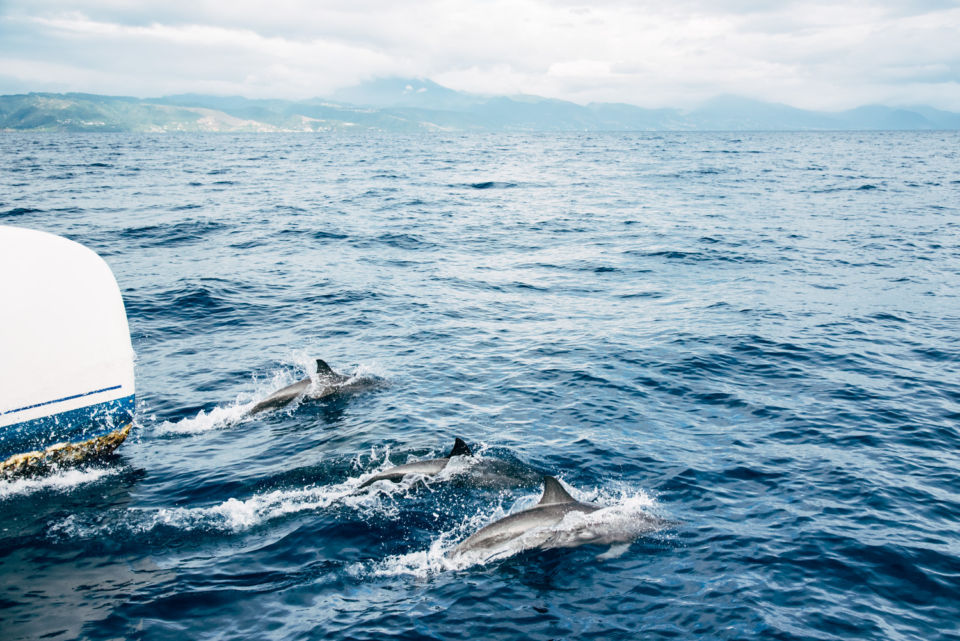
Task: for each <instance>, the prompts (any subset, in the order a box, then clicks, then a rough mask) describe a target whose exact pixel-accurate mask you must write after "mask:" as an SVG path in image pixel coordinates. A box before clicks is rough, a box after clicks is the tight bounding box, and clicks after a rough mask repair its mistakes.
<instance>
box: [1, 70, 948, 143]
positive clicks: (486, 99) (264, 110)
mask: <svg viewBox="0 0 960 641" xmlns="http://www.w3.org/2000/svg"><path fill="white" fill-rule="evenodd" d="M0 129H4V130H29V131H139V132H167V131H225V132H245V131H249V132H270V131H394V132H420V131H451V132H455V131H687V130H713V131H749V130H754V131H767V130H858V129H862V130H878V129H882V130H905V129H911V130H912V129H960V114H957V113H952V112H948V111H941V110H938V109H934V108H932V107H925V106H919V107H912V108H909V109H902V108H892V107H885V106H880V105H868V106H864V107H859V108H857V109H851V110H848V111H842V112H819V111H809V110H805V109H797V108H796V107H791V106H789V105H783V104H776V103H768V102H762V101H758V100H751V99H748V98H742V97H738V96H719V97H717V98H714V99H712V100H709V101H707V102H705V103H704V104H702V105H700V106H699V107H697V108H696V109H692V110H687V111H683V110H679V109H645V108H643V107H637V106H634V105H628V104H622V103H591V104H589V105H578V104H576V103H572V102H567V101H564V100H554V99H550V98H542V97H538V96H526V95H519V96H483V95H479V94H471V93H466V92H460V91H454V90H452V89H448V88H446V87H443V86H441V85H438V84H437V83H435V82H432V81H430V80H423V79H404V78H390V79H381V80H375V81H372V82H368V83H364V84H361V85H358V86H357V87H351V88H349V89H343V90H340V91H337V92H336V93H334V94H333V95H332V96H330V97H329V98H326V99H325V98H317V99H313V100H301V101H291V100H278V99H277V100H273V99H266V100H264V99H261V100H254V99H249V98H243V97H240V96H204V95H198V94H181V95H175V96H165V97H162V98H148V99H141V98H129V97H121V96H99V95H93V94H82V93H70V94H47V93H31V94H18V95H9V96H0Z"/></svg>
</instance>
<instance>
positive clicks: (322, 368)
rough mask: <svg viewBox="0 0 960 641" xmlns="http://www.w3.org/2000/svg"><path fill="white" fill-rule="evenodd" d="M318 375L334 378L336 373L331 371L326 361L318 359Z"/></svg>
mask: <svg viewBox="0 0 960 641" xmlns="http://www.w3.org/2000/svg"><path fill="white" fill-rule="evenodd" d="M317 374H319V375H320V376H333V375H334V372H333V370H332V369H330V366H329V365H327V363H326V361H324V360H322V359H319V358H318V359H317Z"/></svg>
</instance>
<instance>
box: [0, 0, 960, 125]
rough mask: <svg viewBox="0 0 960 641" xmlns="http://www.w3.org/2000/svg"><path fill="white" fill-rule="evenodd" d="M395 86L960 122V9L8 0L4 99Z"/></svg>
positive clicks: (729, 2)
mask: <svg viewBox="0 0 960 641" xmlns="http://www.w3.org/2000/svg"><path fill="white" fill-rule="evenodd" d="M388 76H403V77H427V78H431V79H433V80H435V81H436V82H439V83H440V84H443V85H446V86H449V87H451V88H454V89H461V90H466V91H474V92H479V93H495V94H515V93H528V94H536V95H542V96H550V97H554V98H563V99H567V100H573V101H575V102H580V103H585V102H590V101H613V102H629V103H633V104H638V105H642V106H647V107H660V106H678V107H689V106H693V105H695V104H696V103H698V102H700V101H702V100H704V99H706V98H709V97H712V96H715V95H719V94H737V95H743V96H748V97H752V98H760V99H764V100H771V101H778V102H785V103H788V104H791V105H795V106H798V107H806V108H818V109H842V108H848V107H853V106H858V105H862V104H868V103H882V104H889V105H917V104H930V105H933V106H936V107H940V108H945V109H951V110H955V111H960V0H957V1H945V0H914V1H910V0H887V1H879V0H864V1H861V2H845V1H843V0H838V1H832V2H822V3H821V2H818V1H816V0H815V1H813V2H791V1H789V0H784V1H782V2H760V1H757V0H673V1H670V0H658V1H656V2H647V1H646V0H637V1H619V0H593V1H592V2H590V3H589V4H587V3H580V2H577V1H574V0H477V1H473V2H467V1H464V0H435V1H427V2H403V1H402V0H401V1H399V2H397V1H394V0H348V1H344V2H323V1H310V0H270V1H269V2H251V1H247V0H231V1H229V2H215V1H213V0H190V1H188V2H179V1H176V0H142V1H139V2H130V1H127V0H100V1H84V0H76V1H74V2H62V1H58V0H0V93H15V92H25V91H86V92H91V93H105V94H120V95H133V96H143V97H146V96H158V95H165V94H172V93H184V92H200V93H210V94H230V95H243V96H248V97H277V98H307V97H316V96H324V95H328V94H329V93H330V92H332V91H333V90H335V89H338V88H341V87H345V86H349V85H353V84H357V83H359V82H362V81H363V80H367V79H371V78H374V77H388Z"/></svg>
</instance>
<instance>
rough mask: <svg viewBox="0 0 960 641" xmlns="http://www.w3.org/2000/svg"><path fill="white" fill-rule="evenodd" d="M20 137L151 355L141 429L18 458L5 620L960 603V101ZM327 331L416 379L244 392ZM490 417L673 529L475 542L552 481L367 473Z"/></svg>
mask: <svg viewBox="0 0 960 641" xmlns="http://www.w3.org/2000/svg"><path fill="white" fill-rule="evenodd" d="M0 149H2V157H3V163H2V166H0V224H3V225H16V226H22V227H29V228H33V229H41V230H45V231H50V232H54V233H57V234H60V235H63V236H66V237H68V238H71V239H73V240H76V241H79V242H81V243H83V244H85V245H87V246H89V247H91V248H92V249H94V250H96V251H97V252H98V253H100V254H101V255H102V256H103V257H104V258H105V259H106V260H107V262H108V263H109V264H110V266H111V267H112V269H113V271H114V274H115V275H116V277H117V280H118V282H119V284H120V287H121V289H122V291H123V295H124V300H125V304H126V309H127V314H128V317H129V323H130V329H131V334H132V339H133V345H134V349H135V351H136V354H137V361H136V377H137V413H136V421H135V429H134V431H133V432H132V434H131V437H130V439H129V440H128V442H127V443H125V444H124V445H123V446H122V447H121V448H120V449H119V450H118V451H117V453H116V454H115V455H114V456H112V457H111V458H109V459H108V460H104V461H100V462H97V463H93V464H90V465H87V466H85V467H83V468H81V469H77V470H69V471H61V472H58V473H56V474H53V475H51V476H47V477H43V478H35V479H29V480H21V481H10V482H3V483H0V513H2V524H0V636H2V638H3V639H4V641H14V640H20V639H40V638H44V639H96V640H107V639H144V640H166V639H172V640H176V641H182V640H183V639H278V640H279V639H283V640H293V639H344V640H346V639H352V640H360V639H437V640H440V639H443V640H448V639H504V640H507V639H510V640H512V639H543V640H547V639H603V640H606V639H780V640H801V639H802V640H814V639H816V640H828V639H836V640H840V639H843V640H848V639H876V640H884V641H889V640H902V639H917V640H921V639H922V640H924V641H929V640H933V639H960V534H958V525H960V341H958V330H960V300H958V292H960V133H957V132H923V133H918V132H906V133H900V132H897V133H893V132H891V133H884V132H879V133H858V132H852V133H851V132H842V133H816V132H803V133H740V132H738V133H735V134H733V133H628V134H624V133H610V134H592V133H591V134H567V133H562V134H554V133H544V134H502V135H501V134H497V135H486V134H484V135H480V134H469V135H460V134H456V135H454V134H443V133H437V134H433V135H417V136H404V135H386V134H384V135H376V134H367V133H356V134H353V135H348V134H344V135H322V134H320V135H317V134H289V135H288V134H270V135H256V134H253V135H230V134H211V135H196V134H189V135H186V134H184V135H179V134H166V135H159V134H158V135H138V134H76V135H64V134H19V133H10V132H7V133H3V134H2V135H0ZM14 277H16V275H13V274H4V275H3V278H14ZM0 305H2V303H0ZM315 358H322V359H324V360H326V361H327V362H328V363H329V364H330V365H331V366H332V367H333V369H335V370H337V371H339V372H343V373H346V374H350V375H355V376H358V377H363V378H365V379H369V380H372V381H376V383H377V385H376V386H375V388H373V389H369V390H365V391H362V392H357V393H353V394H344V395H339V396H335V397H332V398H329V399H323V400H303V401H302V402H296V403H294V404H293V405H292V406H289V407H286V408H283V409H280V410H277V411H274V412H266V413H261V414H257V415H255V416H252V417H250V416H245V408H249V407H250V405H251V404H252V403H253V402H255V401H256V400H258V399H262V398H263V397H264V396H266V395H267V394H268V393H270V392H271V391H273V390H274V389H277V388H278V387H282V386H284V385H287V384H290V383H292V382H294V381H296V380H298V379H300V378H303V377H305V376H307V375H308V374H309V373H310V369H311V367H312V365H311V364H312V361H313V359H315ZM455 437H460V438H463V439H464V440H465V441H466V442H467V443H468V444H469V445H470V446H471V447H472V448H473V449H474V450H475V452H476V453H477V455H476V456H475V457H474V458H475V459H484V460H497V459H503V460H507V461H510V462H511V464H513V465H516V466H522V467H523V468H525V469H528V470H531V471H532V473H535V474H536V475H538V477H539V475H543V474H551V475H555V476H557V477H559V478H560V479H561V480H562V481H563V482H564V483H565V484H566V487H567V488H568V489H569V490H570V491H571V493H572V494H573V495H574V496H575V497H576V498H578V499H581V500H585V501H591V502H594V503H596V504H598V505H602V506H604V507H605V508H609V511H610V512H611V513H616V514H617V515H619V518H620V520H621V521H624V520H625V521H629V520H630V515H634V516H636V517H639V516H640V515H650V516H655V517H657V518H660V519H662V520H663V523H664V527H662V528H659V529H657V530H655V531H648V532H642V533H638V534H637V535H636V537H635V540H633V542H632V543H631V544H630V545H629V546H623V545H621V546H614V547H611V548H608V547H607V546H597V545H583V546H579V547H573V548H564V549H549V550H542V549H527V550H519V549H518V550H516V551H514V552H511V553H509V554H506V555H503V556H502V557H501V558H498V559H496V560H491V561H488V562H477V563H472V564H459V565H456V564H451V563H450V562H449V560H448V558H447V557H446V553H447V552H448V551H449V550H451V549H452V548H453V547H454V546H455V545H456V544H457V543H458V542H459V541H462V540H463V539H465V538H466V537H467V536H469V535H470V534H471V533H473V532H475V531H476V530H478V529H479V528H480V527H482V526H483V525H485V524H487V523H490V522H492V521H493V520H495V519H496V518H499V517H502V516H504V515H505V514H509V513H511V512H515V511H517V510H520V509H523V508H526V507H530V506H531V505H533V503H535V502H536V501H537V500H538V498H539V495H540V488H539V486H538V485H537V484H536V483H534V484H533V485H529V486H526V487H510V488H506V489H504V488H499V489H491V488H476V487H471V486H470V484H469V483H457V482H453V481H455V480H456V478H455V477H457V474H456V473H455V471H454V472H451V473H450V474H449V475H447V477H444V478H440V479H433V480H428V481H426V482H417V483H414V482H403V483H399V484H397V485H391V486H390V487H377V488H374V489H362V490H361V489H359V487H358V486H359V484H360V479H362V478H364V477H368V476H369V475H370V474H371V473H372V472H374V471H376V470H380V469H383V468H385V467H387V466H389V465H393V464H399V463H403V462H406V461H415V460H419V459H423V458H431V457H436V456H443V455H444V454H445V453H446V452H447V451H448V450H449V449H450V447H451V445H452V444H453V441H454V438H455ZM625 515H626V516H625ZM613 520H615V519H613V517H611V522H612V521H613ZM607 525H610V526H611V527H612V526H622V525H623V523H622V522H619V523H616V524H611V523H608V524H607Z"/></svg>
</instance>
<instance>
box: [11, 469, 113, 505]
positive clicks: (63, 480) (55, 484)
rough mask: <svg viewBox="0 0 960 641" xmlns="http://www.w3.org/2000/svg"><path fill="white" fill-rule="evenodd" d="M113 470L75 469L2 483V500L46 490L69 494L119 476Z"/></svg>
mask: <svg viewBox="0 0 960 641" xmlns="http://www.w3.org/2000/svg"><path fill="white" fill-rule="evenodd" d="M117 473H118V470H117V469H113V468H85V469H84V468H74V469H69V470H62V471H58V472H54V473H53V474H50V475H48V476H39V477H34V478H25V479H16V480H13V481H0V499H6V498H10V497H13V496H22V495H27V494H33V493H35V492H40V491H44V490H50V491H54V492H68V491H70V490H72V489H73V488H75V487H77V486H79V485H86V484H87V483H93V482H94V481H98V480H100V479H102V478H103V477H105V476H111V475H114V474H117Z"/></svg>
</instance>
